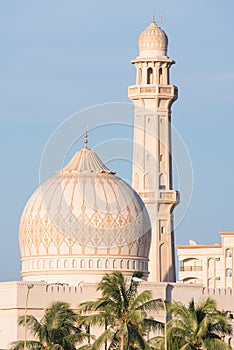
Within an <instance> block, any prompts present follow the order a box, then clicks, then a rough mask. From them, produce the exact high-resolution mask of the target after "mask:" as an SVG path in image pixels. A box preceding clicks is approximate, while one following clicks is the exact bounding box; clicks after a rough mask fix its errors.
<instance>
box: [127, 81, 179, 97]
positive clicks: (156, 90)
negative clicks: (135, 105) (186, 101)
mask: <svg viewBox="0 0 234 350" xmlns="http://www.w3.org/2000/svg"><path fill="white" fill-rule="evenodd" d="M156 96H157V97H159V98H164V99H165V98H166V99H173V100H176V99H177V97H178V89H177V87H176V86H174V85H150V84H147V85H132V86H129V88H128V97H129V98H130V99H131V100H136V99H139V98H155V97H156Z"/></svg>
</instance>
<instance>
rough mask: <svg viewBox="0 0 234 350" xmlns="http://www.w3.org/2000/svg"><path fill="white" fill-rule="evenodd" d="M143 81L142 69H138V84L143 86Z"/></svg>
mask: <svg viewBox="0 0 234 350" xmlns="http://www.w3.org/2000/svg"><path fill="white" fill-rule="evenodd" d="M141 81H142V69H141V68H139V69H138V79H137V84H141Z"/></svg>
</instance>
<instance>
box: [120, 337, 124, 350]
mask: <svg viewBox="0 0 234 350" xmlns="http://www.w3.org/2000/svg"><path fill="white" fill-rule="evenodd" d="M120 350H124V336H123V335H121V344H120Z"/></svg>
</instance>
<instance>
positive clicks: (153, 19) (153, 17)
mask: <svg viewBox="0 0 234 350" xmlns="http://www.w3.org/2000/svg"><path fill="white" fill-rule="evenodd" d="M151 23H155V16H154V12H153V13H152V22H151Z"/></svg>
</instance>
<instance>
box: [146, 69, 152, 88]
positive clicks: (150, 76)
mask: <svg viewBox="0 0 234 350" xmlns="http://www.w3.org/2000/svg"><path fill="white" fill-rule="evenodd" d="M147 84H153V69H152V68H151V67H150V68H148V69H147Z"/></svg>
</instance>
